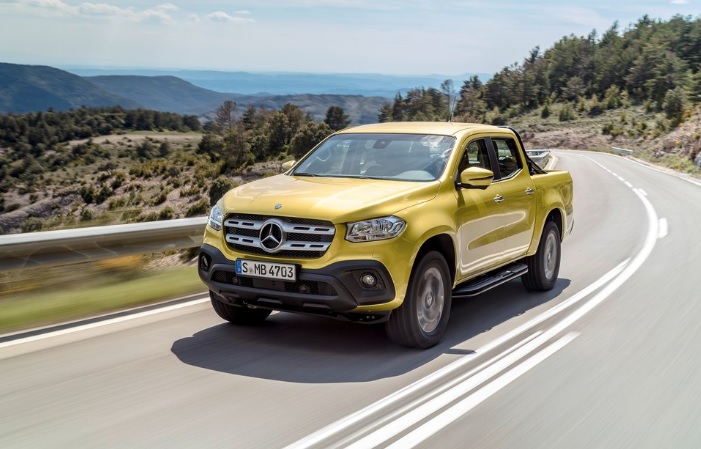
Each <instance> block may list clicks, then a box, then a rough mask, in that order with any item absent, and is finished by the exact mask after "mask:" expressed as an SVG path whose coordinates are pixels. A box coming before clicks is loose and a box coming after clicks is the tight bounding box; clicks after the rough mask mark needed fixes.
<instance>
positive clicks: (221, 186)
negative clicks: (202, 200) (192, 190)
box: [209, 176, 237, 206]
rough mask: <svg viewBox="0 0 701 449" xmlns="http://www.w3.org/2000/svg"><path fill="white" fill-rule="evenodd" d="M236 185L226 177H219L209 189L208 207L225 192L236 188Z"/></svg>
mask: <svg viewBox="0 0 701 449" xmlns="http://www.w3.org/2000/svg"><path fill="white" fill-rule="evenodd" d="M236 186H237V184H236V183H235V182H234V181H233V180H232V179H231V178H228V177H226V176H219V177H218V178H217V179H215V180H214V182H213V183H212V186H211V187H210V188H209V205H210V206H214V205H215V204H216V203H217V201H219V199H220V198H221V197H222V196H224V194H225V193H226V192H228V191H229V190H231V189H233V188H234V187H236Z"/></svg>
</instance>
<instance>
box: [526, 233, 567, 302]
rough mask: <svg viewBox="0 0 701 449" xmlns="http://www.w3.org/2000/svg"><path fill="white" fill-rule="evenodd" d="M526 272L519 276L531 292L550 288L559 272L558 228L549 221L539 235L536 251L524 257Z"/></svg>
mask: <svg viewBox="0 0 701 449" xmlns="http://www.w3.org/2000/svg"><path fill="white" fill-rule="evenodd" d="M526 265H528V273H526V274H524V275H523V276H522V277H521V280H522V281H523V286H524V287H526V290H528V291H531V292H537V291H541V292H544V291H548V290H552V288H553V287H554V286H555V282H556V281H557V275H558V273H559V272H560V229H559V228H558V227H557V225H556V224H555V223H554V222H552V221H549V222H547V223H546V224H545V228H543V235H541V236H540V243H539V244H538V252H536V253H535V254H534V255H532V256H530V257H528V258H527V259H526Z"/></svg>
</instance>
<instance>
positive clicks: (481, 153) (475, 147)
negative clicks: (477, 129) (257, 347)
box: [458, 139, 492, 173]
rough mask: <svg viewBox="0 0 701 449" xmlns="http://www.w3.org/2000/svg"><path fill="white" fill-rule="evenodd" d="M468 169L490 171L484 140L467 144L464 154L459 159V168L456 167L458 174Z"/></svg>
mask: <svg viewBox="0 0 701 449" xmlns="http://www.w3.org/2000/svg"><path fill="white" fill-rule="evenodd" d="M470 167H479V168H484V169H487V170H491V169H492V167H491V165H490V164H489V153H488V152H487V144H486V142H485V141H484V140H482V139H480V140H473V141H472V142H470V143H468V144H467V148H465V153H463V155H462V159H460V166H459V167H458V173H462V171H463V170H465V169H467V168H470Z"/></svg>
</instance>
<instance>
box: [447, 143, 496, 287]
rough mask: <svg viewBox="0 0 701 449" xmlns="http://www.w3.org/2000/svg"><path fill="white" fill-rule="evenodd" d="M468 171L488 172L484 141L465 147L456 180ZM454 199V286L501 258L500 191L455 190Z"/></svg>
mask: <svg viewBox="0 0 701 449" xmlns="http://www.w3.org/2000/svg"><path fill="white" fill-rule="evenodd" d="M469 167H481V168H485V169H487V170H492V169H493V168H492V164H491V163H490V159H489V151H488V149H487V141H486V140H484V139H477V140H473V141H471V142H470V143H468V145H467V147H466V148H465V150H464V153H463V156H462V158H461V160H460V165H459V167H458V171H457V174H456V176H458V177H459V174H460V172H462V171H463V170H465V169H466V168H469ZM456 195H457V208H456V213H457V217H456V218H457V222H458V223H460V226H459V227H458V232H457V239H458V248H459V254H458V270H457V272H458V277H459V279H458V282H459V281H460V280H461V279H465V278H467V277H472V276H474V275H476V274H480V273H483V272H485V271H488V270H490V269H491V268H493V267H495V266H496V265H498V264H499V262H500V261H501V260H502V258H503V255H502V253H503V238H504V226H503V217H502V216H501V209H502V208H501V204H500V203H501V201H502V199H503V193H502V187H501V185H499V183H492V184H491V185H490V186H489V187H487V188H486V189H484V190H481V189H469V188H459V189H457V190H456Z"/></svg>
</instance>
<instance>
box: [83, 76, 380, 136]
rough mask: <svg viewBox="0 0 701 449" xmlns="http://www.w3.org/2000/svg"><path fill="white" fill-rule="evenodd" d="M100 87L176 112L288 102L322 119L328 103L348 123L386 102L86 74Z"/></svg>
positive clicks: (372, 117)
mask: <svg viewBox="0 0 701 449" xmlns="http://www.w3.org/2000/svg"><path fill="white" fill-rule="evenodd" d="M85 79H86V80H89V81H91V82H93V83H95V84H96V85H98V86H99V87H101V88H102V89H104V90H107V91H109V92H112V93H113V94H115V95H118V96H120V97H124V98H128V99H130V100H132V101H135V102H137V101H138V102H139V103H140V104H141V105H142V107H144V108H146V109H153V110H156V111H168V112H177V113H179V114H196V115H204V116H209V115H211V114H212V113H213V112H214V111H215V110H216V109H217V108H218V107H219V106H220V105H221V104H222V103H223V102H224V101H226V100H233V101H235V102H236V105H237V107H238V110H239V111H243V110H244V109H245V108H246V107H248V106H249V105H253V106H263V107H265V108H267V109H280V108H281V107H282V106H284V105H285V103H292V104H294V105H296V106H298V107H300V108H301V109H303V110H304V111H305V112H308V113H310V114H311V115H312V116H313V117H314V118H315V119H316V120H317V121H321V120H323V119H324V117H325V115H326V110H327V109H328V108H329V107H330V106H340V107H342V108H343V109H344V110H345V111H346V113H347V114H348V115H349V116H350V117H351V120H352V123H354V124H361V123H371V122H376V121H377V113H378V111H379V109H380V107H382V105H383V104H384V103H385V102H386V101H387V99H386V98H383V97H363V96H360V95H240V94H233V93H222V92H215V91H212V90H208V89H203V88H201V87H197V86H194V85H193V84H191V83H189V82H187V81H184V80H182V79H180V78H177V77H174V76H133V75H113V76H91V77H86V78H85Z"/></svg>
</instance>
